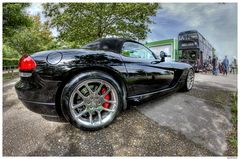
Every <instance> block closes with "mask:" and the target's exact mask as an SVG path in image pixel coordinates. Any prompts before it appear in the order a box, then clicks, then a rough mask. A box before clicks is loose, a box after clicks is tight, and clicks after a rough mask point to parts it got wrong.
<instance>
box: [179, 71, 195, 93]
mask: <svg viewBox="0 0 240 159" xmlns="http://www.w3.org/2000/svg"><path fill="white" fill-rule="evenodd" d="M191 74H192V75H193V83H192V86H191V87H190V88H189V87H188V83H187V81H188V76H189V75H191ZM193 84H194V70H193V69H189V71H188V74H187V76H186V79H185V82H184V85H183V86H182V88H181V89H180V91H183V92H188V91H190V90H191V89H192V87H193Z"/></svg>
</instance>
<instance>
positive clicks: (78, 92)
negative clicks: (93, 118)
mask: <svg viewBox="0 0 240 159" xmlns="http://www.w3.org/2000/svg"><path fill="white" fill-rule="evenodd" d="M77 94H78V95H79V96H80V97H82V98H83V99H85V98H86V97H85V96H84V95H83V94H82V93H81V92H80V91H79V90H78V91H77Z"/></svg>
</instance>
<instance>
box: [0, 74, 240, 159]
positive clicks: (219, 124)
mask: <svg viewBox="0 0 240 159" xmlns="http://www.w3.org/2000/svg"><path fill="white" fill-rule="evenodd" d="M17 80H18V79H14V80H11V81H5V82H4V83H3V155H4V156H176V155H177V156H212V155H214V156H215V155H223V154H224V152H225V151H226V150H227V143H226V135H225V134H226V132H227V131H228V130H230V129H231V122H230V118H231V113H230V107H229V102H230V97H231V93H232V92H233V91H236V89H237V76H236V75H231V76H228V77H223V76H217V77H215V76H212V75H201V74H196V77H195V80H196V82H195V85H194V88H193V90H191V91H190V92H187V93H184V92H176V93H174V94H170V95H167V96H164V97H159V98H156V99H154V100H151V101H149V102H146V103H143V104H141V105H138V106H134V105H133V106H131V107H130V108H129V109H127V110H126V111H124V112H122V113H120V114H119V116H118V117H117V118H116V120H115V121H114V122H113V123H112V124H111V125H110V126H108V127H107V128H104V129H102V130H99V131H91V132H89V131H82V130H79V129H76V128H75V127H73V126H71V125H70V124H68V123H66V122H53V121H48V120H45V119H44V118H42V117H41V116H40V115H38V114H35V113H33V112H31V111H29V110H27V109H26V108H25V107H24V106H23V105H22V103H21V102H20V101H19V100H18V99H17V96H16V93H15V90H14V87H13V86H14V83H15V82H16V81H17Z"/></svg>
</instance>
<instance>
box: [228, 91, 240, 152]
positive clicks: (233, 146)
mask: <svg viewBox="0 0 240 159" xmlns="http://www.w3.org/2000/svg"><path fill="white" fill-rule="evenodd" d="M231 113H232V119H231V122H232V124H233V127H232V130H231V131H230V132H229V133H228V151H227V156H237V146H238V145H237V144H238V142H237V122H238V119H237V93H235V94H233V95H232V102H231Z"/></svg>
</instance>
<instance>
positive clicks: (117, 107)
mask: <svg viewBox="0 0 240 159" xmlns="http://www.w3.org/2000/svg"><path fill="white" fill-rule="evenodd" d="M165 57H166V54H165V53H164V52H161V54H160V57H156V55H155V54H154V53H153V52H152V51H150V50H149V49H148V48H147V47H145V46H144V45H142V44H140V43H138V42H136V41H133V40H126V39H119V38H106V39H100V40H97V41H94V42H92V43H89V44H87V45H86V46H84V47H82V48H81V49H68V50H51V51H43V52H38V53H35V54H33V55H31V56H28V55H25V56H23V57H22V58H21V59H20V61H19V71H20V77H21V80H20V81H19V82H18V83H17V84H16V86H15V88H16V92H17V94H18V97H19V99H20V100H21V101H22V103H23V104H24V105H25V106H26V107H27V108H28V109H30V110H32V111H33V112H36V113H39V114H41V115H43V116H61V117H64V118H65V119H66V120H68V121H69V122H70V123H71V124H73V125H74V126H76V127H78V128H84V129H88V130H96V129H100V128H103V127H105V126H107V125H109V124H110V123H111V122H112V121H113V119H114V118H115V117H116V116H117V114H118V113H119V112H120V111H121V110H123V109H126V108H127V103H128V102H129V101H135V102H136V101H142V100H144V99H149V97H153V96H159V95H161V94H165V93H168V92H171V91H176V90H178V89H181V90H185V91H189V90H190V89H191V88H192V86H193V82H194V71H193V68H192V67H191V66H190V65H189V64H185V63H177V62H164V61H165V60H164V58H165Z"/></svg>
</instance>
